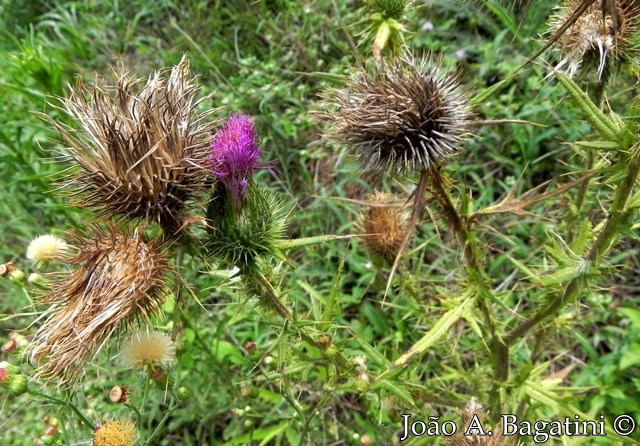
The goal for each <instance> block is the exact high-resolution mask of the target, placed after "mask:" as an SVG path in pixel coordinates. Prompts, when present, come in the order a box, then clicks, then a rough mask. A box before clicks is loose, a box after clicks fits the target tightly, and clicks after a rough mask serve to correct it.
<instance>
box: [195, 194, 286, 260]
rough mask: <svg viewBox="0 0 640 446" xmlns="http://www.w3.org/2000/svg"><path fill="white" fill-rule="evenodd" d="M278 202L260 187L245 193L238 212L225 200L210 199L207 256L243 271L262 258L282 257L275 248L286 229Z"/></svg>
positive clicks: (283, 212)
mask: <svg viewBox="0 0 640 446" xmlns="http://www.w3.org/2000/svg"><path fill="white" fill-rule="evenodd" d="M286 216H287V214H286V212H285V211H284V209H283V207H282V203H281V201H280V200H279V199H278V198H276V197H275V195H274V194H273V193H272V192H271V191H269V190H267V189H265V188H262V187H259V186H257V185H256V186H254V187H251V188H249V189H248V192H247V197H246V205H245V206H243V207H241V208H237V207H236V206H235V205H234V203H233V202H232V201H230V200H229V199H228V198H227V197H224V196H219V195H218V196H215V197H213V198H212V200H211V203H210V206H209V209H208V211H207V217H208V220H209V221H208V224H209V227H210V228H211V230H210V235H209V238H208V240H207V243H206V248H207V249H208V253H209V255H210V256H212V257H215V258H217V259H220V260H224V261H226V262H228V263H230V264H232V265H235V266H237V267H239V268H240V269H242V267H243V266H246V265H254V264H255V262H256V261H257V260H258V257H260V256H262V255H269V256H276V257H279V258H282V257H283V254H282V253H281V252H280V250H279V248H278V243H279V242H280V241H281V240H282V238H283V235H284V230H285V228H286Z"/></svg>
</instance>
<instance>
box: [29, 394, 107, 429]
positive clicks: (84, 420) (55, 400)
mask: <svg viewBox="0 0 640 446" xmlns="http://www.w3.org/2000/svg"><path fill="white" fill-rule="evenodd" d="M27 393H29V394H30V395H33V396H36V397H39V398H43V399H45V400H47V401H49V402H51V403H53V404H57V405H58V406H63V407H68V408H69V409H71V410H72V411H73V412H74V413H75V414H76V415H77V416H78V418H80V421H82V423H83V424H85V425H86V426H87V427H88V428H89V429H91V430H95V428H96V425H95V424H93V423H92V422H91V421H89V420H88V419H87V417H85V416H84V414H83V413H82V412H80V409H78V408H77V407H76V406H75V405H73V404H72V403H70V402H69V401H65V400H61V399H58V398H56V397H53V396H51V395H47V394H46V393H40V392H38V391H37V390H33V389H29V388H27Z"/></svg>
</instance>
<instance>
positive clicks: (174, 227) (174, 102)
mask: <svg viewBox="0 0 640 446" xmlns="http://www.w3.org/2000/svg"><path fill="white" fill-rule="evenodd" d="M165 74H166V70H162V71H158V72H156V73H155V74H154V75H153V76H151V77H150V78H149V80H148V81H147V83H146V84H145V85H144V87H143V88H142V89H141V90H140V91H139V92H137V90H138V85H139V83H140V80H139V79H133V78H131V77H129V76H128V75H127V74H126V73H116V75H117V80H116V83H115V85H105V84H104V80H103V79H101V78H98V79H97V80H96V82H95V84H94V85H85V84H84V83H83V82H82V80H80V79H78V81H77V83H76V84H75V86H73V87H72V91H71V95H70V97H69V98H68V99H65V100H64V110H65V111H66V112H67V113H68V115H69V116H70V117H71V118H73V119H74V120H75V121H76V122H77V124H78V125H79V126H80V130H76V129H72V128H70V127H67V126H65V125H63V124H61V123H55V124H56V126H57V128H58V130H59V131H60V133H61V135H62V137H63V139H64V140H65V142H66V144H68V145H69V150H70V152H71V158H72V159H73V160H74V161H75V163H76V164H77V165H79V166H80V169H76V170H71V171H70V173H69V177H70V179H69V180H68V181H67V186H71V187H72V188H73V190H74V195H79V196H80V197H81V199H80V204H81V205H86V206H91V207H94V208H96V209H97V210H99V211H100V212H101V213H102V214H103V216H104V217H106V218H107V219H111V218H114V217H115V218H124V219H125V220H136V219H146V220H150V221H154V222H157V223H159V224H160V225H161V226H162V227H163V229H165V231H166V232H168V233H169V234H170V235H173V234H175V233H176V232H177V231H178V229H180V228H181V227H182V224H183V222H184V221H183V220H184V217H185V212H186V210H187V209H186V207H187V202H188V201H189V200H190V199H192V198H194V196H195V195H196V193H197V191H199V190H201V189H203V188H204V187H205V184H204V183H205V179H206V177H207V171H206V154H207V146H208V141H209V139H210V134H209V132H210V130H211V128H212V126H213V123H205V122H204V119H205V118H206V114H200V115H198V114H197V113H196V107H197V105H198V102H197V101H196V100H195V96H196V93H197V86H196V84H195V83H194V81H193V79H191V77H190V71H189V63H188V61H187V60H186V58H183V59H182V61H181V62H180V63H179V64H178V65H177V66H175V67H174V68H173V69H172V70H171V72H170V74H169V77H168V79H165Z"/></svg>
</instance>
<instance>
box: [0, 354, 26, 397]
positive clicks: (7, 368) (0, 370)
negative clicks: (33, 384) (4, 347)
mask: <svg viewBox="0 0 640 446" xmlns="http://www.w3.org/2000/svg"><path fill="white" fill-rule="evenodd" d="M0 387H4V388H5V389H7V390H8V391H9V392H10V393H11V394H12V395H13V396H20V395H22V394H23V393H25V392H26V391H27V378H26V377H25V376H24V375H23V374H22V370H20V367H18V366H17V365H14V364H11V363H9V362H7V361H2V362H0Z"/></svg>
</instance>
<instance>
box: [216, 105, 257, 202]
mask: <svg viewBox="0 0 640 446" xmlns="http://www.w3.org/2000/svg"><path fill="white" fill-rule="evenodd" d="M259 159H260V147H259V146H258V138H257V135H256V131H255V128H254V125H253V121H252V120H251V118H250V117H249V116H245V115H232V116H231V117H230V118H229V120H228V121H227V122H226V123H225V125H224V126H223V127H222V128H221V129H220V130H218V132H217V133H216V136H215V138H214V139H213V142H212V143H211V154H210V155H209V165H210V168H211V171H212V172H213V174H214V175H215V177H216V178H217V179H218V181H220V182H221V183H222V184H223V185H224V188H225V189H226V190H227V191H228V193H229V194H230V196H231V200H232V201H233V202H234V204H235V205H236V206H237V205H239V204H240V202H241V200H243V199H244V198H245V196H246V191H247V184H248V182H249V178H250V177H251V174H252V173H253V171H254V170H256V169H257V168H259V167H260V166H259Z"/></svg>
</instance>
